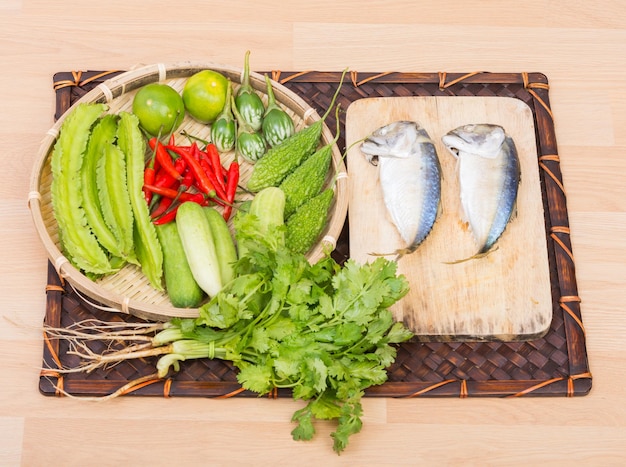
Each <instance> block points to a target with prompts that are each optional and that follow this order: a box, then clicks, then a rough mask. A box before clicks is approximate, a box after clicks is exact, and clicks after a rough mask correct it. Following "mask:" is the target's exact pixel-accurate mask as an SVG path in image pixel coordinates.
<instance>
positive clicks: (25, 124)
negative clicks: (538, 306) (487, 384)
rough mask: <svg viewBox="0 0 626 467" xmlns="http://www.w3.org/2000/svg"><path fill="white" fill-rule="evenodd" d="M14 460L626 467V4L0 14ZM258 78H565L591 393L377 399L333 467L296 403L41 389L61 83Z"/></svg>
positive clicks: (564, 165)
mask: <svg viewBox="0 0 626 467" xmlns="http://www.w3.org/2000/svg"><path fill="white" fill-rule="evenodd" d="M0 31H1V32H0V37H1V40H0V64H1V69H2V74H1V76H0V80H1V85H0V93H1V94H0V95H1V98H0V103H1V104H0V105H1V107H2V125H1V126H0V136H1V141H2V146H3V148H4V149H3V150H2V153H1V154H0V164H1V167H2V170H1V172H0V173H2V174H3V180H4V182H3V183H2V185H1V187H0V211H1V213H2V223H1V225H0V235H1V241H0V256H1V258H2V261H1V265H0V267H1V271H2V293H1V294H0V314H1V315H2V319H1V320H0V367H1V368H2V370H1V371H0V465H3V466H5V465H8V466H15V465H24V466H40V465H54V464H63V465H76V466H79V465H80V466H84V465H119V464H139V463H141V464H144V465H150V464H152V465H253V464H254V465H294V464H296V463H297V464H300V465H435V464H437V465H526V464H551V465H564V464H569V465H572V464H573V465H624V464H625V463H626V391H625V390H624V387H623V385H622V383H623V381H624V377H625V376H626V356H625V355H626V354H625V352H624V351H623V342H624V341H623V339H624V334H625V333H626V313H624V310H623V309H622V306H623V303H624V301H625V300H624V298H626V212H625V211H626V196H625V195H626V189H625V186H626V183H625V176H624V173H625V171H626V158H625V157H623V153H622V151H625V150H626V131H624V130H625V128H626V86H625V84H626V6H624V3H623V2H622V1H621V0H600V1H595V2H589V1H584V0H569V1H552V2H549V1H545V0H527V1H525V2H517V1H516V2H514V1H500V2H494V1H480V0H449V1H447V2H426V1H408V0H389V1H388V2H363V1H360V2H356V1H352V0H344V1H326V0H321V1H317V2H311V1H306V2H305V1H301V0H292V1H276V0H270V1H265V2H259V1H252V0H244V1H238V0H233V1H231V2H224V1H206V2H192V1H188V0H182V1H177V2H174V1H167V2H166V1H163V0H154V1H152V2H149V1H146V0H144V1H136V2H129V1H123V0H109V1H106V2H99V3H94V2H79V1H77V0H64V1H61V2H51V1H42V0H0ZM247 49H250V50H251V51H252V66H253V68H255V69H277V70H332V71H337V70H342V69H344V68H346V67H349V68H350V69H351V70H358V71H388V70H394V71H418V72H419V71H421V72H438V71H447V72H455V71H456V72H467V71H477V70H484V71H493V72H523V71H528V72H535V71H536V72H542V73H544V74H546V75H547V76H548V78H549V80H550V101H551V107H552V111H553V113H554V119H555V131H556V138H557V141H558V148H559V155H560V158H561V169H562V172H563V179H564V181H565V189H566V193H567V206H568V210H569V219H570V227H571V240H572V245H573V252H574V256H575V262H576V274H577V280H578V287H579V295H580V297H581V299H582V304H581V307H582V313H583V320H584V325H585V329H586V336H587V349H588V354H589V361H590V369H591V372H592V373H593V388H592V390H591V392H590V393H589V394H588V395H586V396H584V397H575V398H566V397H557V398H541V397H539V398H524V397H521V398H515V399H508V398H506V399H505V398H471V397H470V398H465V399H457V398H445V399H444V398H413V399H386V398H368V399H366V400H365V401H364V411H365V415H364V427H363V430H362V432H361V433H360V434H358V435H356V436H353V437H352V439H351V441H350V445H349V447H348V449H347V450H346V451H345V452H344V453H343V454H342V455H341V456H337V455H336V454H334V453H333V451H332V448H331V445H332V443H331V440H330V438H329V436H328V435H329V433H330V432H331V431H332V425H331V424H324V423H322V424H320V425H319V432H318V434H317V436H316V438H315V439H314V440H313V441H311V442H296V441H292V440H291V436H290V431H291V429H292V424H291V422H290V418H291V415H292V413H293V412H294V410H295V409H296V408H298V407H299V404H298V403H296V402H294V401H292V400H289V399H279V400H268V399H254V398H253V399H241V398H240V399H238V398H231V399H229V400H210V399H197V398H186V399H183V398H179V399H176V398H170V399H164V398H140V397H122V398H119V399H117V400H113V401H110V402H100V403H98V402H88V401H84V400H76V399H71V398H55V397H44V396H42V395H40V393H39V391H38V382H39V370H40V365H41V355H42V333H41V328H42V319H43V316H44V312H45V291H44V288H45V285H46V252H45V250H44V248H43V246H42V244H41V243H40V241H39V238H38V236H37V234H36V232H35V229H34V226H33V223H32V220H31V215H30V212H29V209H28V206H27V202H26V200H27V196H28V190H29V179H30V174H31V169H32V166H33V162H34V160H35V155H36V153H37V150H38V148H39V145H40V142H41V140H42V139H43V136H44V135H45V133H46V131H47V130H48V129H49V128H50V127H51V126H52V124H53V114H54V92H53V89H52V75H53V73H55V72H57V71H71V70H89V69H92V70H111V69H128V68H130V67H133V66H137V65H138V64H150V63H157V62H173V61H177V60H196V61H213V62H219V63H226V64H230V65H238V64H240V63H241V61H242V57H243V55H244V52H245V51H246V50H247Z"/></svg>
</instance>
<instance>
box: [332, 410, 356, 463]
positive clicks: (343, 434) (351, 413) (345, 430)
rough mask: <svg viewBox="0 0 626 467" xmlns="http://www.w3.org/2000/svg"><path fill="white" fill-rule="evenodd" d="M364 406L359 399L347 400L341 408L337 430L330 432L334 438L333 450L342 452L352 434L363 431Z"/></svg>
mask: <svg viewBox="0 0 626 467" xmlns="http://www.w3.org/2000/svg"><path fill="white" fill-rule="evenodd" d="M362 415H363V407H362V406H361V402H359V401H350V402H346V403H345V404H344V405H343V407H342V408H341V416H340V417H339V424H338V426H337V430H336V431H335V432H333V433H331V434H330V436H331V437H332V438H333V440H334V443H333V450H334V451H335V452H337V453H341V452H342V451H343V450H344V449H345V448H346V447H347V446H348V440H349V438H350V435H353V434H356V433H358V432H360V431H361V428H362V426H363V422H362V421H361V416H362Z"/></svg>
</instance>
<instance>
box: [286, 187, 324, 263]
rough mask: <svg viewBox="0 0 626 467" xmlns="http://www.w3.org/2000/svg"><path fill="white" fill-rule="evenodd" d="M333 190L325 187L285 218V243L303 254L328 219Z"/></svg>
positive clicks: (316, 237) (309, 247)
mask: <svg viewBox="0 0 626 467" xmlns="http://www.w3.org/2000/svg"><path fill="white" fill-rule="evenodd" d="M334 194H335V192H334V191H333V190H332V189H331V188H327V189H326V190H324V191H322V192H321V193H320V194H318V195H317V196H315V197H313V198H311V199H310V200H308V201H307V202H305V203H304V204H303V205H302V206H300V207H299V208H298V209H297V210H296V212H295V213H294V214H293V215H292V216H291V217H290V218H289V219H287V223H286V224H285V225H286V227H287V232H286V235H285V243H286V244H287V247H288V248H290V249H291V250H292V251H294V252H296V253H302V254H305V253H306V252H307V251H309V250H310V249H311V247H312V246H313V244H314V243H315V241H316V240H317V239H318V237H319V236H320V234H321V233H322V231H323V230H324V227H325V226H326V221H327V219H328V210H329V209H330V206H331V204H332V202H333V196H334Z"/></svg>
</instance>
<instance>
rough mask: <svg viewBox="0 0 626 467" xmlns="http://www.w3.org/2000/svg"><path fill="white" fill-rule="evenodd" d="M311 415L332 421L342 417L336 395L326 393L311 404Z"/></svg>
mask: <svg viewBox="0 0 626 467" xmlns="http://www.w3.org/2000/svg"><path fill="white" fill-rule="evenodd" d="M309 408H310V409H311V413H312V414H313V415H314V416H315V418H317V419H320V420H332V419H334V418H339V417H340V416H341V405H340V404H339V403H338V401H337V397H336V396H335V394H334V393H332V394H329V392H328V391H326V392H324V394H322V396H321V397H319V398H317V399H314V400H312V401H311V402H310V403H309Z"/></svg>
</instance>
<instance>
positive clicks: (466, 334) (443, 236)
mask: <svg viewBox="0 0 626 467" xmlns="http://www.w3.org/2000/svg"><path fill="white" fill-rule="evenodd" d="M399 120H409V121H416V122H418V123H419V124H420V125H421V126H422V127H423V128H424V129H425V130H426V131H427V132H428V134H429V135H430V138H431V140H432V141H433V144H434V145H435V148H436V151H437V155H438V158H439V161H440V165H441V174H442V177H441V178H442V181H441V203H440V207H441V213H440V214H439V217H438V219H437V221H436V222H435V225H434V227H433V230H432V231H431V233H430V234H429V236H428V237H427V238H426V239H425V240H424V242H423V243H422V244H421V245H420V246H419V247H418V249H417V251H415V252H414V253H412V254H409V255H406V256H403V257H402V258H401V259H400V261H399V272H401V273H402V274H404V275H405V276H406V277H407V279H408V281H409V284H410V285H411V289H410V291H409V294H408V295H407V296H406V297H405V298H403V299H402V300H401V301H400V302H399V303H398V304H397V305H396V306H394V312H395V314H396V317H397V318H398V319H400V320H403V321H404V322H405V323H406V324H407V326H409V328H410V329H412V330H413V331H414V332H415V333H416V334H417V336H418V339H420V340H422V341H427V340H444V341H455V340H503V341H511V340H529V339H535V338H538V337H541V336H543V335H544V334H545V333H546V332H547V331H548V327H549V325H550V320H551V318H552V297H551V293H550V273H549V269H548V253H547V247H546V234H545V225H544V210H543V202H542V193H541V186H540V180H539V170H538V165H537V148H536V143H535V126H534V123H533V115H532V112H531V109H530V108H529V107H528V106H527V105H526V104H525V103H523V102H521V101H520V100H517V99H512V98H501V97H473V96H472V97H389V98H373V99H362V100H359V101H356V102H354V103H352V104H351V105H350V107H349V108H348V111H347V118H346V144H347V147H348V148H351V149H350V150H349V152H348V159H347V164H348V167H350V171H349V180H350V188H351V189H350V190H349V205H350V218H349V222H350V254H351V256H352V257H353V258H355V259H357V260H358V261H360V262H365V261H370V260H372V259H373V258H375V257H376V256H372V253H392V252H394V251H397V250H399V249H402V248H404V247H406V245H405V244H404V242H403V241H402V239H401V238H400V237H399V233H398V231H397V229H396V228H395V226H394V225H393V223H392V222H391V221H390V218H389V216H388V214H387V209H386V206H385V204H384V201H383V197H382V191H381V186H380V180H379V176H378V169H377V168H376V167H375V166H373V165H371V164H370V163H369V162H367V161H366V160H365V158H364V156H363V154H362V153H361V151H360V149H359V145H358V144H354V143H358V142H359V141H361V140H362V139H363V138H365V137H366V136H367V135H368V134H370V133H371V132H373V131H374V130H376V129H377V128H379V127H381V126H383V125H387V124H389V123H391V122H394V121H399ZM468 123H492V124H497V125H501V126H502V127H503V128H504V129H505V131H506V132H507V134H508V135H510V136H511V137H512V138H513V141H514V142H515V145H516V147H517V152H518V157H519V160H520V165H521V181H520V185H519V191H518V198H517V206H516V213H515V214H514V216H513V218H512V219H511V221H510V222H509V225H508V226H507V228H506V230H505V231H504V233H503V235H502V237H501V238H500V239H499V240H498V242H497V243H496V246H495V247H494V249H493V250H492V252H491V253H489V254H488V255H487V256H484V257H481V258H476V259H473V260H469V261H463V262H461V263H457V264H451V263H454V262H456V261H458V260H465V259H467V258H470V257H472V255H475V254H476V253H477V252H478V246H477V245H476V243H475V241H474V239H473V237H472V232H471V230H470V228H469V227H468V223H467V220H465V216H464V213H463V208H462V206H461V201H460V187H459V180H458V174H457V170H456V167H457V160H456V158H455V157H454V156H452V155H451V154H450V152H449V151H448V150H447V149H446V148H445V147H444V146H443V144H442V142H441V137H442V136H443V135H445V134H446V133H447V132H449V131H451V130H453V129H455V128H457V127H459V126H462V125H465V124H468ZM394 256H395V255H389V257H394Z"/></svg>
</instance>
